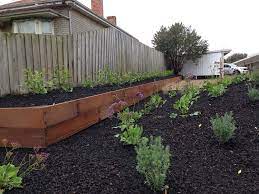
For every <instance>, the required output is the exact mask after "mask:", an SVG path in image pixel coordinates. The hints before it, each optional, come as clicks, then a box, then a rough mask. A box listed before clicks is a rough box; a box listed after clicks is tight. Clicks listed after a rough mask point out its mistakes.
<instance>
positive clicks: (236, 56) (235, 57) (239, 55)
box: [225, 53, 247, 63]
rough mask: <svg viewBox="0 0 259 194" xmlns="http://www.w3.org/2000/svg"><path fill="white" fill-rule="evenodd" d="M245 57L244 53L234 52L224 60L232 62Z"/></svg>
mask: <svg viewBox="0 0 259 194" xmlns="http://www.w3.org/2000/svg"><path fill="white" fill-rule="evenodd" d="M246 57H247V54H246V53H234V54H233V55H231V56H229V57H228V58H227V59H226V60H225V62H226V63H234V62H236V61H239V60H241V59H244V58H246Z"/></svg>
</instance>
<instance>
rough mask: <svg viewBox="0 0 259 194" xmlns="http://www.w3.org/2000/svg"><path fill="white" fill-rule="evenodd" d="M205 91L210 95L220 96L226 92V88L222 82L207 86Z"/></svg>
mask: <svg viewBox="0 0 259 194" xmlns="http://www.w3.org/2000/svg"><path fill="white" fill-rule="evenodd" d="M207 91H208V93H209V95H210V96H212V97H218V96H222V95H223V94H224V93H225V92H226V88H225V86H224V85H223V84H216V85H213V86H210V87H209V88H207Z"/></svg>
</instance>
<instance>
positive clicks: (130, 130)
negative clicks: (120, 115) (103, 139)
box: [119, 125, 143, 145]
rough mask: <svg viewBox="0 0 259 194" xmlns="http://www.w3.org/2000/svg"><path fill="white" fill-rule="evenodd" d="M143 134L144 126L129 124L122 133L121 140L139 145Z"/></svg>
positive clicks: (128, 143)
mask: <svg viewBox="0 0 259 194" xmlns="http://www.w3.org/2000/svg"><path fill="white" fill-rule="evenodd" d="M142 134H143V128H142V127H140V126H138V125H130V126H128V127H127V128H126V129H125V130H124V131H123V132H122V133H121V134H120V135H119V137H120V141H121V142H124V143H125V144H127V145H137V144H138V143H139V142H140V140H141V138H142Z"/></svg>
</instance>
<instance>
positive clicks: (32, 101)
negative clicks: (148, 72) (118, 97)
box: [0, 75, 175, 108]
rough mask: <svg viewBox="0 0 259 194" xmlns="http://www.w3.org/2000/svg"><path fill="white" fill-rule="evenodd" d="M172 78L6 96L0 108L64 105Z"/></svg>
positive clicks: (0, 99) (2, 98)
mask: <svg viewBox="0 0 259 194" xmlns="http://www.w3.org/2000/svg"><path fill="white" fill-rule="evenodd" d="M172 77H175V75H170V76H166V77H156V78H151V79H146V80H143V81H141V82H136V83H132V84H123V85H103V86H96V87H94V88H85V87H75V88H74V89H73V92H65V91H63V90H53V91H50V92H48V93H47V94H32V93H30V94H25V95H13V94H12V95H6V96H3V97H0V108H8V107H31V106H41V105H52V104H57V103H62V102H65V101H69V100H75V99H79V98H84V97H87V96H93V95H96V94H101V93H104V92H109V91H114V90H118V89H121V88H125V87H130V86H136V85H141V84H145V83H148V82H153V81H158V80H162V79H168V78H172Z"/></svg>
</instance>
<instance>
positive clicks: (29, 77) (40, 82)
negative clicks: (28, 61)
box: [25, 69, 48, 94]
mask: <svg viewBox="0 0 259 194" xmlns="http://www.w3.org/2000/svg"><path fill="white" fill-rule="evenodd" d="M25 86H26V88H27V89H28V90H29V92H32V93H34V94H46V93H47V92H48V89H47V88H48V83H47V82H45V78H44V74H43V72H41V71H32V70H31V69H27V70H25Z"/></svg>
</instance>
